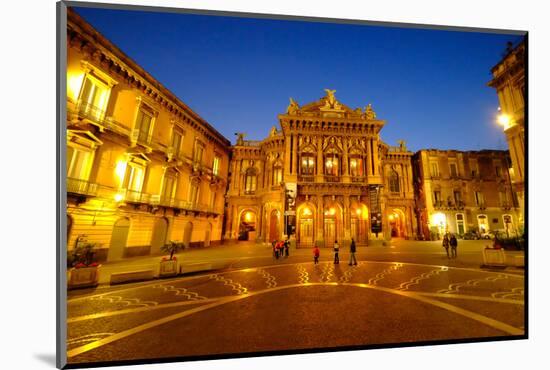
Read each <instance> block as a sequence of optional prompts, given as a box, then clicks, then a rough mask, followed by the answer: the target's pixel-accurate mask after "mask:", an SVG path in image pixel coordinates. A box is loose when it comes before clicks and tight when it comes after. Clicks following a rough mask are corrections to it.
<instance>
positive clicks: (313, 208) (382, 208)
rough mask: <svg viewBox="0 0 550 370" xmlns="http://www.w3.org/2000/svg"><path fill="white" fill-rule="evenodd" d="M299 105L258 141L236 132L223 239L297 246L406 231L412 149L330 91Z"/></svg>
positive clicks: (410, 213)
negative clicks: (286, 240) (285, 241)
mask: <svg viewBox="0 0 550 370" xmlns="http://www.w3.org/2000/svg"><path fill="white" fill-rule="evenodd" d="M325 91H326V96H324V97H322V98H321V99H319V100H318V101H315V102H313V103H309V104H306V105H304V106H301V107H300V106H299V105H298V103H297V102H295V101H294V100H293V99H292V98H291V99H290V105H289V106H288V108H287V111H286V113H285V114H281V115H279V117H278V118H279V125H280V129H277V128H276V127H273V128H272V130H271V133H270V135H269V137H268V138H266V139H265V140H263V141H246V140H244V138H243V136H244V135H242V134H241V135H240V136H239V138H238V139H237V144H236V145H235V146H234V147H233V148H232V156H231V158H232V159H231V164H230V182H229V188H228V191H227V209H226V212H227V217H226V220H227V222H226V227H225V237H226V239H255V240H259V241H262V242H269V241H272V240H276V239H281V238H283V237H284V236H286V235H289V236H290V237H291V238H292V239H294V238H295V239H296V242H297V245H298V246H311V245H313V244H318V245H321V246H332V245H333V243H334V241H335V240H339V241H340V242H341V243H342V242H343V243H344V244H346V243H348V242H349V241H350V239H351V238H354V239H355V240H356V241H357V242H358V243H359V244H367V243H368V241H369V240H371V239H373V238H382V237H386V238H389V237H391V236H392V235H393V236H399V237H405V238H413V237H414V236H415V235H414V230H416V228H417V227H416V219H415V216H414V188H413V181H412V165H411V157H412V153H411V152H410V151H408V150H407V149H406V147H405V144H404V142H401V143H400V145H399V146H397V147H391V146H388V145H387V144H385V143H384V142H383V141H382V140H381V139H380V131H381V129H382V128H383V127H384V125H385V121H383V120H380V119H379V118H377V117H376V114H375V112H374V110H373V109H372V107H371V105H370V104H369V105H368V106H367V107H366V108H365V109H361V108H356V109H351V108H350V107H348V106H346V105H344V104H342V103H340V102H338V101H337V100H336V98H335V95H334V93H335V90H325Z"/></svg>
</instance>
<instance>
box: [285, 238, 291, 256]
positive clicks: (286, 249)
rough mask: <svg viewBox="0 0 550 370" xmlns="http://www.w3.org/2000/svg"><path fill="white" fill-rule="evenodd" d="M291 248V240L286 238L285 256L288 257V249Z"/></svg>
mask: <svg viewBox="0 0 550 370" xmlns="http://www.w3.org/2000/svg"><path fill="white" fill-rule="evenodd" d="M289 249H290V240H289V239H288V238H286V240H285V258H286V257H288V250H289Z"/></svg>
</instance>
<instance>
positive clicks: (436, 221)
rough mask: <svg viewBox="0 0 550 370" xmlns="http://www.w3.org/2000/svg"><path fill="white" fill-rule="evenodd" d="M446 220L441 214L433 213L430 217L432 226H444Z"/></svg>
mask: <svg viewBox="0 0 550 370" xmlns="http://www.w3.org/2000/svg"><path fill="white" fill-rule="evenodd" d="M446 223H447V219H446V217H445V215H444V214H443V213H434V214H433V215H432V224H433V225H437V226H445V224H446Z"/></svg>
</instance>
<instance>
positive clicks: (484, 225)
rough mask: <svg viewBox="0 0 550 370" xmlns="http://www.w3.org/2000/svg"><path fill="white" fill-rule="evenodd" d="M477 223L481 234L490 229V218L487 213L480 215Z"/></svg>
mask: <svg viewBox="0 0 550 370" xmlns="http://www.w3.org/2000/svg"><path fill="white" fill-rule="evenodd" d="M477 224H478V226H479V232H480V233H481V234H485V233H486V232H488V231H489V219H488V218H487V215H478V216H477Z"/></svg>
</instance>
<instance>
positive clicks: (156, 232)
mask: <svg viewBox="0 0 550 370" xmlns="http://www.w3.org/2000/svg"><path fill="white" fill-rule="evenodd" d="M167 234H168V219H166V217H162V218H158V219H157V220H156V221H155V225H154V226H153V236H152V237H151V254H159V253H160V252H161V248H162V246H163V245H165V244H166V236H167Z"/></svg>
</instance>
